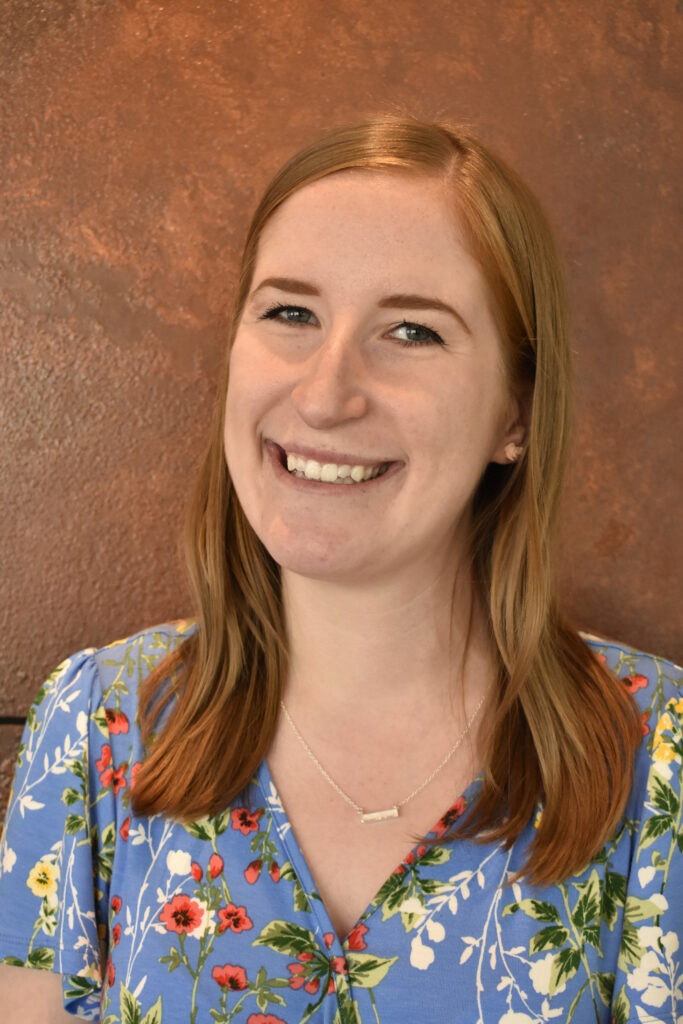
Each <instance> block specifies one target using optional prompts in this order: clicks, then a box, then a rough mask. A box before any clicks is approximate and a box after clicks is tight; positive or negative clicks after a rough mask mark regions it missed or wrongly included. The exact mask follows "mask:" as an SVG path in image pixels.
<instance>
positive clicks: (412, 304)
mask: <svg viewBox="0 0 683 1024" xmlns="http://www.w3.org/2000/svg"><path fill="white" fill-rule="evenodd" d="M262 288H277V289H278V290H279V291H283V292H290V293H294V294H295V295H320V291H319V290H318V289H317V288H316V287H315V286H314V285H312V284H308V283H307V282H306V281H297V280H296V278H293V277H266V278H265V279H264V280H263V281H261V283H260V284H259V285H258V286H257V287H256V288H255V289H254V291H253V292H252V298H253V296H254V295H256V293H257V292H259V291H261V289H262ZM377 305H378V306H380V308H382V309H423V310H424V309H438V310H440V311H441V312H442V313H450V315H451V316H453V317H455V319H456V320H457V321H458V323H459V324H460V325H461V326H462V327H463V328H464V329H465V331H467V333H468V334H469V335H471V334H472V331H471V330H470V328H469V326H468V324H467V322H466V321H465V319H464V318H463V317H462V316H461V315H460V313H458V311H457V309H454V308H453V306H449V305H448V303H447V302H442V301H441V299H432V298H428V297H427V296H424V295H409V294H407V293H403V292H401V293H400V294H398V295H387V296H385V297H384V298H383V299H380V301H379V302H378V303H377Z"/></svg>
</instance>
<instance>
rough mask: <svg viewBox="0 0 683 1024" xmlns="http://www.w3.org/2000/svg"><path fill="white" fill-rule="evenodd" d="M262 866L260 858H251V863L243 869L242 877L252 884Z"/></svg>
mask: <svg viewBox="0 0 683 1024" xmlns="http://www.w3.org/2000/svg"><path fill="white" fill-rule="evenodd" d="M262 867H263V861H262V860H252V862H251V864H248V865H247V867H246V868H245V869H244V877H245V878H246V880H247V881H248V882H249V885H253V884H254V882H257V881H258V878H259V875H260V874H261V868H262Z"/></svg>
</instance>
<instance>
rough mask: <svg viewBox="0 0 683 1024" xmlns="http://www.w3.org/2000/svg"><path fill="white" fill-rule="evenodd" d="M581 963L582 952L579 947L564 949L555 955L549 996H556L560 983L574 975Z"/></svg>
mask: <svg viewBox="0 0 683 1024" xmlns="http://www.w3.org/2000/svg"><path fill="white" fill-rule="evenodd" d="M580 963H581V954H580V953H579V951H578V949H563V950H561V951H560V952H559V953H558V954H557V955H556V956H554V957H553V966H552V968H551V970H550V984H549V986H548V995H549V996H554V995H555V993H556V992H557V989H558V988H559V986H560V985H562V984H563V983H564V982H567V981H569V979H570V978H573V977H574V975H575V974H576V972H577V971H578V969H579V965H580Z"/></svg>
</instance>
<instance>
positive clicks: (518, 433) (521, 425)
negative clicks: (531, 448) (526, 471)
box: [491, 392, 531, 466]
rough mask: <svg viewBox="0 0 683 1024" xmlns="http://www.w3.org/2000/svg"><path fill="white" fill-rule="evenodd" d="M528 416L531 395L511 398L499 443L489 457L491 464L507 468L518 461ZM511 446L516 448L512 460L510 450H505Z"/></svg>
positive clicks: (526, 431)
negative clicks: (494, 463)
mask: <svg viewBox="0 0 683 1024" xmlns="http://www.w3.org/2000/svg"><path fill="white" fill-rule="evenodd" d="M530 416H531V393H530V392H529V393H524V394H522V395H513V396H511V397H510V400H509V402H508V406H507V409H506V412H505V417H504V419H503V427H502V430H501V433H500V438H499V443H498V445H497V446H496V448H495V450H494V452H493V454H492V456H491V462H498V463H500V464H502V465H505V466H508V465H510V464H511V463H512V462H516V461H518V458H519V456H521V454H522V452H521V451H520V450H519V449H520V448H523V447H524V444H525V443H526V439H527V435H528V424H529V420H530ZM511 444H512V445H515V446H516V448H517V452H516V453H514V454H516V457H514V458H511V457H510V455H511V454H513V453H512V449H510V448H508V451H507V452H506V450H505V449H506V448H507V447H508V445H511Z"/></svg>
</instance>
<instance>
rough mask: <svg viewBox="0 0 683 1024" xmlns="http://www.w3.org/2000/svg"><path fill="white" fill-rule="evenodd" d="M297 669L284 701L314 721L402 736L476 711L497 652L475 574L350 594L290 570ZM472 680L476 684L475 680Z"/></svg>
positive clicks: (288, 596) (288, 609) (286, 583)
mask: <svg viewBox="0 0 683 1024" xmlns="http://www.w3.org/2000/svg"><path fill="white" fill-rule="evenodd" d="M282 584H283V600H284V607H285V617H286V621H287V632H288V642H289V651H290V667H289V673H288V678H287V681H286V685H285V691H284V697H285V700H286V702H287V706H288V708H289V709H290V710H291V711H292V714H294V713H295V710H296V711H302V710H303V709H305V715H306V719H307V721H308V722H309V723H312V722H313V721H315V719H318V720H319V721H320V722H322V721H326V722H327V723H329V722H335V724H336V725H338V726H339V728H340V729H344V727H345V723H349V728H351V723H352V722H353V723H354V724H355V728H358V727H359V726H362V727H364V728H369V729H371V730H375V734H377V733H378V732H379V733H381V732H382V731H386V732H388V733H389V734H392V735H394V736H395V728H396V726H395V723H396V721H401V722H405V723H406V725H407V726H409V725H410V723H411V722H424V721H425V720H426V718H427V717H428V716H431V717H432V718H433V717H434V716H435V715H437V716H438V715H442V714H448V715H451V716H452V715H457V716H458V717H461V715H462V709H463V707H464V706H465V705H466V706H467V707H468V708H470V709H471V708H473V707H474V706H476V703H477V701H478V700H479V698H480V697H481V696H482V694H483V692H484V690H485V689H486V686H487V684H488V683H489V681H490V676H491V665H492V661H491V651H490V645H489V643H488V641H487V639H486V632H485V630H484V629H483V626H482V622H483V614H482V609H481V607H480V605H479V602H478V600H477V598H476V594H475V589H474V587H473V586H472V583H471V576H470V573H469V569H467V571H466V570H465V569H464V568H461V569H460V571H458V572H457V573H454V572H450V573H447V572H444V571H442V572H441V573H435V574H434V575H433V576H432V577H431V578H424V577H423V578H421V579H416V578H415V576H414V575H412V576H410V577H409V575H406V578H405V579H403V580H402V581H400V584H399V585H398V586H397V585H396V581H394V585H393V586H392V587H391V588H388V587H386V585H384V586H382V585H380V584H374V585H371V584H365V585H364V586H353V587H352V586H349V585H348V584H346V583H345V584H335V583H332V582H329V581H322V580H315V579H310V578H307V577H303V576H297V575H296V574H294V573H291V572H289V571H287V570H283V572H282ZM469 681H471V682H469Z"/></svg>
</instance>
